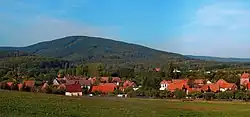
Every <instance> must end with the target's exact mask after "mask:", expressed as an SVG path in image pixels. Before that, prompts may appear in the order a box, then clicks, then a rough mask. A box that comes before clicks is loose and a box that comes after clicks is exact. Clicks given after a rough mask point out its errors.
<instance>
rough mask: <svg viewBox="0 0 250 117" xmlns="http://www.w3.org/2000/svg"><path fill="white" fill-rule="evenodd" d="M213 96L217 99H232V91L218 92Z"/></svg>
mask: <svg viewBox="0 0 250 117" xmlns="http://www.w3.org/2000/svg"><path fill="white" fill-rule="evenodd" d="M215 97H216V98H217V99H233V98H234V92H232V91H225V92H219V93H216V94H215Z"/></svg>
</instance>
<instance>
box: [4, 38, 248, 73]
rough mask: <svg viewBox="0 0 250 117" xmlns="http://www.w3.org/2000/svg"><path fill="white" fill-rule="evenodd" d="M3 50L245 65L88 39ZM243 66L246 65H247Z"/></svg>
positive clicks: (82, 58)
mask: <svg viewBox="0 0 250 117" xmlns="http://www.w3.org/2000/svg"><path fill="white" fill-rule="evenodd" d="M0 50H4V51H10V50H11V51H14V50H15V51H16V50H18V51H24V52H28V53H29V54H32V55H39V56H45V57H54V58H61V59H65V60H69V61H74V62H85V63H90V62H101V63H107V64H131V65H135V64H137V65H138V64H144V65H153V66H158V67H160V66H163V65H166V64H168V63H169V62H170V61H171V62H173V63H175V64H178V66H181V67H183V68H186V69H192V68H196V69H197V68H198V69H201V68H202V67H208V68H214V67H216V68H228V67H234V66H236V64H237V66H238V67H239V66H245V63H240V64H238V63H219V62H215V61H204V60H199V59H194V58H190V57H187V56H183V55H181V54H177V53H171V52H164V51H159V50H155V49H151V48H148V47H144V46H141V45H136V44H131V43H125V42H120V41H115V40H111V39H104V38H98V37H88V36H70V37H64V38H61V39H56V40H52V41H46V42H41V43H37V44H34V45H30V46H27V47H2V48H0ZM247 66H249V65H248V64H247Z"/></svg>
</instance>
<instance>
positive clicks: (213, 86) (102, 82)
mask: <svg viewBox="0 0 250 117" xmlns="http://www.w3.org/2000/svg"><path fill="white" fill-rule="evenodd" d="M249 79H250V75H249V73H245V72H244V73H242V74H241V75H240V87H238V86H237V85H236V84H235V83H228V82H227V81H225V80H224V79H219V80H218V81H216V82H211V81H209V80H207V79H193V80H192V81H191V80H190V79H187V78H184V79H172V80H162V81H161V82H160V84H158V85H159V87H160V88H159V91H160V92H161V91H168V92H172V93H174V92H175V91H176V90H180V91H183V92H184V93H185V95H186V96H187V95H189V94H192V93H204V92H213V93H215V94H216V93H219V92H226V91H232V92H235V91H237V90H239V89H241V90H242V88H244V89H243V90H246V91H247V90H250V82H249ZM0 86H1V89H9V90H18V91H29V92H45V93H48V92H50V93H51V92H53V91H54V93H55V92H56V93H55V94H62V95H66V96H83V95H88V96H91V97H92V96H100V95H102V96H105V95H109V94H113V95H112V96H117V97H125V98H127V97H128V93H130V92H131V91H132V92H136V91H137V90H139V89H140V88H141V87H142V86H141V85H137V84H136V83H135V82H133V81H132V80H122V79H121V78H120V77H90V78H87V77H80V76H71V75H65V76H63V75H62V74H60V73H59V74H58V75H57V77H56V78H55V79H54V80H53V82H52V85H49V84H48V81H43V83H42V84H41V86H35V80H25V81H24V82H23V83H14V82H1V83H0ZM51 87H52V88H51ZM128 89H129V90H128ZM114 92H116V93H114ZM130 95H131V94H130ZM129 97H132V96H129Z"/></svg>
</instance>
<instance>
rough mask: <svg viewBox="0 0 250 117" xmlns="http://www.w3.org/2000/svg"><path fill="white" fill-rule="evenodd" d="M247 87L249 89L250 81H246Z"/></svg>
mask: <svg viewBox="0 0 250 117" xmlns="http://www.w3.org/2000/svg"><path fill="white" fill-rule="evenodd" d="M247 89H248V90H249V89H250V82H249V83H247Z"/></svg>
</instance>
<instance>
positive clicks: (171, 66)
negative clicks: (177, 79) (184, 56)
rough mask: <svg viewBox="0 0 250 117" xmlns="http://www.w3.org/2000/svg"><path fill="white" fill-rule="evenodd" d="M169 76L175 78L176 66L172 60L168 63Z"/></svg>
mask: <svg viewBox="0 0 250 117" xmlns="http://www.w3.org/2000/svg"><path fill="white" fill-rule="evenodd" d="M167 76H168V77H170V78H171V79H173V78H174V67H173V63H172V62H170V63H169V65H168V71H167Z"/></svg>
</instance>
